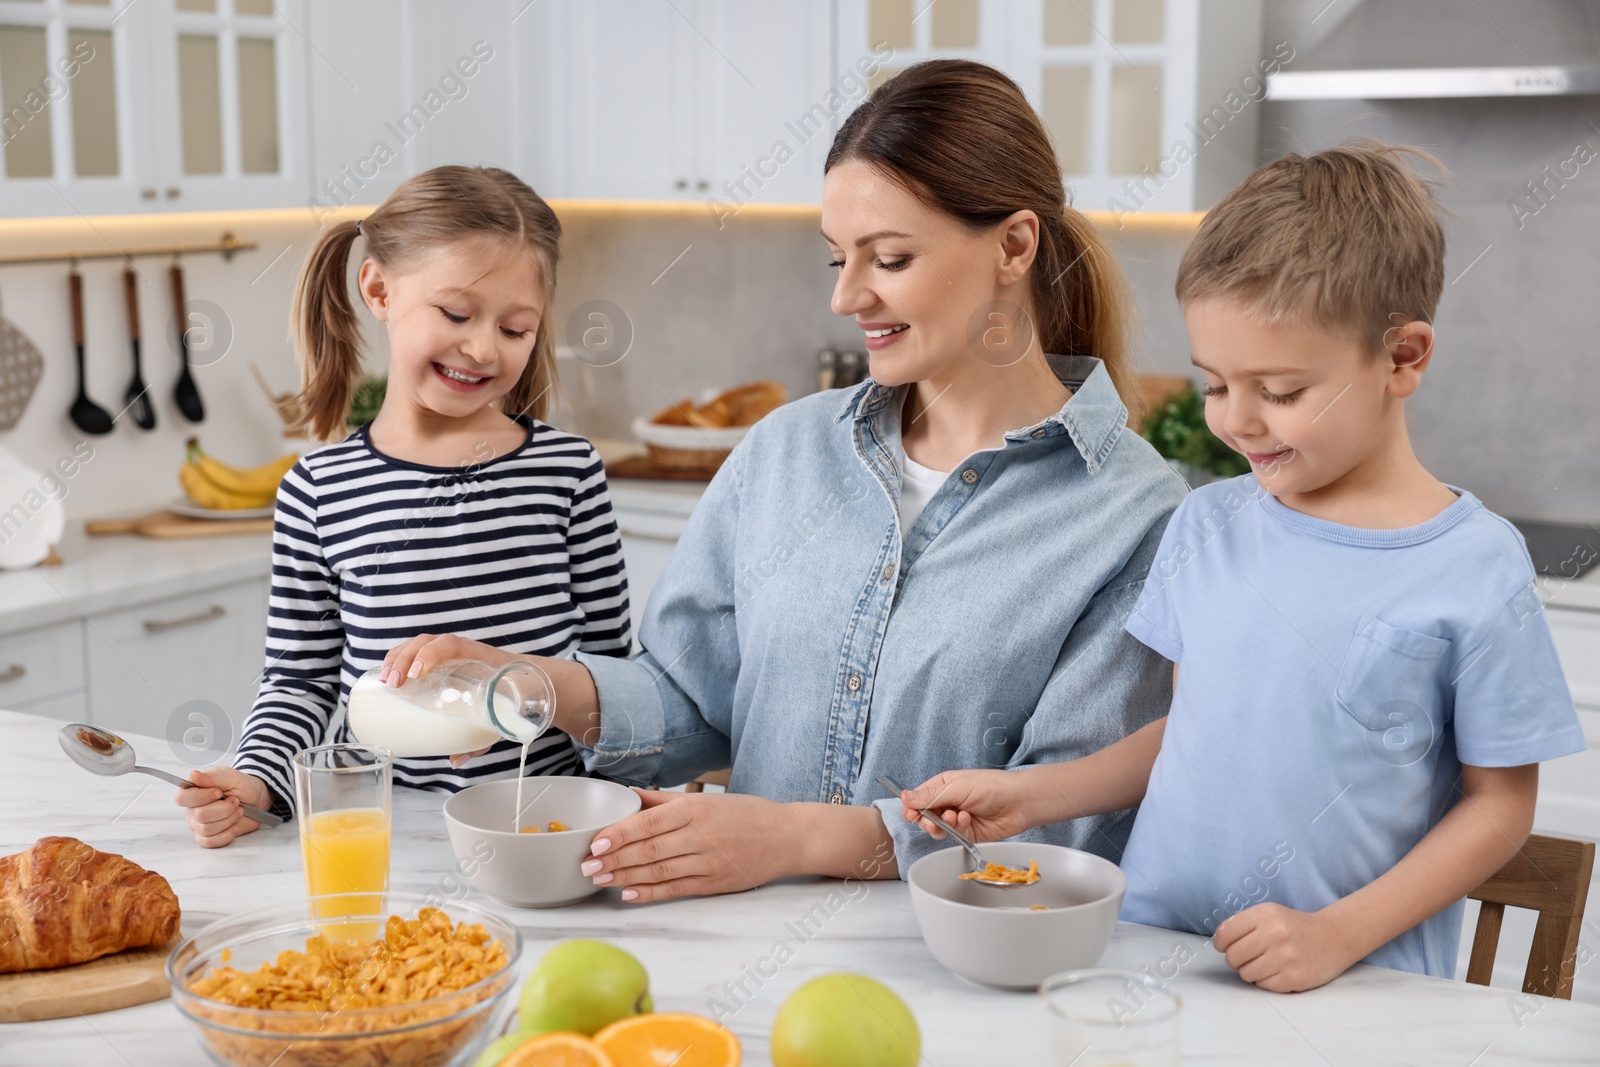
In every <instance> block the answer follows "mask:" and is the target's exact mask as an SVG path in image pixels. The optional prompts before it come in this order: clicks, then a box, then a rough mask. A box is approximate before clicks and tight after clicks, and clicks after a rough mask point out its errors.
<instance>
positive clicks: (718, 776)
mask: <svg viewBox="0 0 1600 1067" xmlns="http://www.w3.org/2000/svg"><path fill="white" fill-rule="evenodd" d="M732 773H733V772H732V771H731V770H730V771H707V772H706V773H705V774H702V775H701V776H700V777H698V778H696V779H695V780H694V781H692V782H690V783H689V784H688V785H686V786H684V787H683V791H684V792H685V793H704V792H705V791H706V786H708V785H720V786H721V787H722V788H724V789H726V788H728V775H730V774H732Z"/></svg>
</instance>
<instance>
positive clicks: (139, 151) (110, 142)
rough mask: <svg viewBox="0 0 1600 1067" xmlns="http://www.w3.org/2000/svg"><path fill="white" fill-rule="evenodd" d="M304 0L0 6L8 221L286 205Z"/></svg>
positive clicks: (293, 161)
mask: <svg viewBox="0 0 1600 1067" xmlns="http://www.w3.org/2000/svg"><path fill="white" fill-rule="evenodd" d="M304 19H305V3H304V0H286V2H284V3H274V2H273V0H34V2H19V0H4V2H0V110H3V112H4V116H3V121H4V129H5V134H4V137H3V138H0V195H3V196H4V198H5V205H6V213H7V214H8V215H13V216H17V215H72V214H85V215H93V214H110V213H131V212H147V211H160V210H167V211H179V210H182V211H200V210H220V209H237V208H253V207H286V206H297V205H299V204H301V203H303V202H304V200H305V193H306V189H307V181H306V175H307V173H308V168H307V162H308V160H307V158H306V143H305V139H304V137H303V132H304V130H305V125H306V122H305V115H306V111H307V101H306V99H305V94H304V88H303V87H304V82H305V74H304V63H305V39H304V37H303V35H302V32H301V30H300V29H299V24H300V23H302V22H303V21H304Z"/></svg>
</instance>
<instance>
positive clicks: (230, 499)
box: [178, 463, 274, 511]
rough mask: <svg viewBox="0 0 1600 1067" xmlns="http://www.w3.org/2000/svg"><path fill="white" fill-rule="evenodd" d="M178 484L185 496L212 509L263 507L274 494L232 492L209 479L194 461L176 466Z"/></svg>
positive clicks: (227, 509) (229, 509)
mask: <svg viewBox="0 0 1600 1067" xmlns="http://www.w3.org/2000/svg"><path fill="white" fill-rule="evenodd" d="M178 484H179V485H181V486H183V491H184V494H185V495H186V496H188V498H189V499H190V500H192V501H194V502H195V503H196V504H198V505H200V506H201V507H203V508H210V509H212V510H213V511H242V510H245V509H247V508H264V507H266V506H268V505H269V504H271V503H272V501H273V496H274V494H272V493H267V494H265V495H263V494H260V493H256V494H244V493H234V492H230V491H229V490H226V489H223V488H221V487H220V486H218V485H216V484H215V483H214V482H211V481H209V480H208V479H207V478H206V476H205V475H204V474H202V473H200V468H199V466H198V465H196V464H194V463H185V464H184V465H183V466H181V467H179V468H178Z"/></svg>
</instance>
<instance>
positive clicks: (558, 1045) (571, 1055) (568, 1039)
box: [500, 1031, 617, 1067]
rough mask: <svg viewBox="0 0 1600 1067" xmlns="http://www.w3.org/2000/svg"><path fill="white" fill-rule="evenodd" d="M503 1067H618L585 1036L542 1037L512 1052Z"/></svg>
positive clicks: (561, 1032) (502, 1062)
mask: <svg viewBox="0 0 1600 1067" xmlns="http://www.w3.org/2000/svg"><path fill="white" fill-rule="evenodd" d="M500 1067H617V1065H616V1063H615V1062H614V1061H613V1060H612V1059H611V1057H610V1056H608V1055H606V1054H605V1052H604V1050H602V1049H601V1048H600V1046H598V1045H596V1044H595V1043H594V1042H593V1041H590V1040H589V1039H588V1038H587V1037H584V1036H583V1035H582V1034H569V1033H565V1032H563V1031H557V1032H556V1033H552V1034H541V1035H540V1036H539V1037H536V1038H534V1039H533V1040H531V1041H526V1042H524V1043H523V1044H520V1045H518V1046H517V1047H516V1048H514V1049H512V1050H511V1054H510V1055H509V1056H507V1057H506V1058H505V1059H503V1060H501V1061H500Z"/></svg>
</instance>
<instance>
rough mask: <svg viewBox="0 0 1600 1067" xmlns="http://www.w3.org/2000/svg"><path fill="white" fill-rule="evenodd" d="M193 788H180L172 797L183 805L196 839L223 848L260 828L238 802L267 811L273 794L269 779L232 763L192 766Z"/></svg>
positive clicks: (180, 805) (190, 777) (204, 844)
mask: <svg viewBox="0 0 1600 1067" xmlns="http://www.w3.org/2000/svg"><path fill="white" fill-rule="evenodd" d="M189 781H191V782H193V783H194V784H195V788H193V789H180V790H178V795H177V796H176V797H174V798H173V799H174V800H175V801H177V803H178V807H180V808H182V809H184V814H185V816H187V817H188V820H189V829H190V830H191V831H192V832H193V833H194V839H195V841H196V842H197V843H198V844H199V845H201V846H202V847H204V848H221V847H222V846H223V845H226V844H227V843H228V842H230V841H232V840H233V839H234V838H236V837H238V836H239V835H240V834H248V833H249V832H250V831H252V830H255V829H259V828H260V826H261V824H260V823H258V822H256V821H255V820H254V819H252V818H251V817H250V816H248V815H246V814H245V813H244V812H242V811H240V810H239V805H240V804H241V803H243V804H249V805H250V806H251V807H255V808H260V809H261V810H262V811H267V810H269V809H270V808H271V807H272V794H271V793H270V792H269V791H268V790H267V783H265V782H263V781H262V780H261V779H260V778H257V777H256V776H255V775H253V774H246V773H245V772H243V771H236V770H234V769H233V768H232V767H213V768H211V769H210V770H209V771H202V770H192V771H190V772H189Z"/></svg>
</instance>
